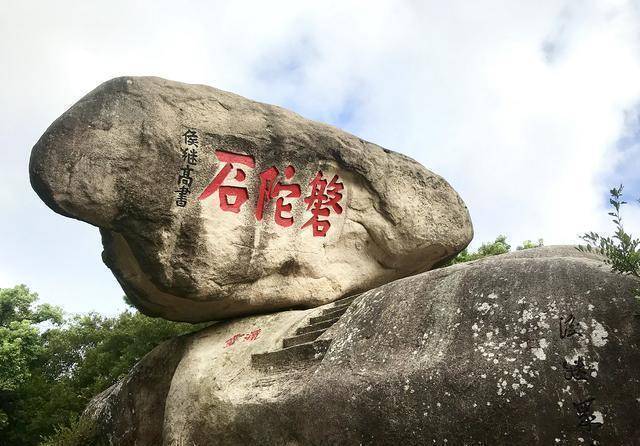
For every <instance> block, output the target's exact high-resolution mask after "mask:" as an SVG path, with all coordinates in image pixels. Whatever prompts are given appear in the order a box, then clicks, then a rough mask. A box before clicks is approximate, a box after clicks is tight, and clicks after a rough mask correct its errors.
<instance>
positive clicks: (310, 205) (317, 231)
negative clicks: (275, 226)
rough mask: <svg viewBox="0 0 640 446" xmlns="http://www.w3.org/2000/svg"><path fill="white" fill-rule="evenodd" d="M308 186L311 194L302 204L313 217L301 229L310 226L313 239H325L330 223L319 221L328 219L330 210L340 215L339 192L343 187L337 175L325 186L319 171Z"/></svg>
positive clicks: (340, 195)
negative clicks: (323, 218) (305, 205)
mask: <svg viewBox="0 0 640 446" xmlns="http://www.w3.org/2000/svg"><path fill="white" fill-rule="evenodd" d="M309 186H311V194H310V195H309V196H308V197H306V198H305V199H304V202H305V203H306V204H307V210H311V213H312V214H313V217H311V218H310V219H309V221H307V222H306V223H305V224H304V225H302V228H301V229H304V228H306V227H307V226H310V225H311V227H312V228H313V236H314V237H325V236H326V235H327V231H328V230H329V228H330V227H331V223H330V222H329V220H321V219H320V217H329V214H330V213H331V209H333V210H334V211H335V213H336V214H342V207H341V206H340V204H338V202H339V201H340V200H341V199H342V193H341V192H340V191H341V190H342V189H344V185H343V184H342V183H339V182H338V175H334V176H333V178H332V179H331V181H330V182H329V184H327V180H325V179H323V174H322V171H319V172H318V173H317V174H316V176H315V178H314V179H313V180H311V182H310V183H309ZM329 208H331V209H329Z"/></svg>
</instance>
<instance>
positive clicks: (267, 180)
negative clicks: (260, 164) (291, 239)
mask: <svg viewBox="0 0 640 446" xmlns="http://www.w3.org/2000/svg"><path fill="white" fill-rule="evenodd" d="M295 173H296V170H295V169H294V168H293V166H287V167H286V168H285V169H284V177H285V178H286V179H288V180H289V179H291V178H292V177H293V175H294V174H295ZM278 174H279V172H278V169H276V168H275V167H270V168H269V169H267V170H265V171H264V172H262V173H261V174H260V193H259V195H258V203H257V205H256V219H258V221H260V220H262V216H263V214H264V206H265V205H266V204H267V202H269V201H270V200H272V199H274V198H276V197H278V195H280V193H281V192H284V193H286V195H285V196H284V197H280V198H278V200H277V201H276V212H275V220H276V223H277V224H278V225H280V226H284V227H285V228H286V227H288V226H291V225H292V224H293V217H285V216H284V213H285V212H288V213H290V212H291V204H290V203H287V204H284V199H285V198H298V197H300V195H301V191H300V186H299V185H297V184H282V183H280V181H276V178H277V177H278Z"/></svg>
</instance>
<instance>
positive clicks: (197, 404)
mask: <svg viewBox="0 0 640 446" xmlns="http://www.w3.org/2000/svg"><path fill="white" fill-rule="evenodd" d="M637 286H638V283H637V282H636V281H634V280H633V279H631V278H628V277H622V276H619V275H616V274H613V273H611V272H610V271H609V269H608V267H607V266H606V265H605V264H604V263H603V262H602V261H601V259H600V258H598V257H597V256H594V255H590V254H589V255H588V254H583V253H580V252H578V251H576V250H575V249H574V248H572V247H545V248H538V249H532V250H526V251H520V252H516V253H512V254H506V255H502V256H497V257H494V258H486V259H482V260H479V261H475V262H470V263H468V264H461V265H455V266H453V267H448V268H444V269H438V270H434V271H430V272H427V273H423V274H420V275H417V276H413V277H410V278H406V279H401V280H398V281H395V282H393V283H390V284H387V285H384V286H381V287H379V288H376V289H373V290H370V291H367V292H365V293H362V294H361V295H359V296H357V297H353V298H348V299H346V300H343V301H338V302H336V303H334V304H330V305H325V306H323V307H320V308H317V309H314V310H307V311H286V312H281V313H273V314H269V315H263V316H255V317H248V318H244V319H239V320H235V321H228V322H222V323H218V324H215V325H213V326H211V327H209V328H207V329H205V330H203V331H201V332H198V333H196V334H193V335H190V336H186V337H181V338H178V339H175V340H172V341H170V342H169V343H167V344H164V345H161V346H159V347H158V348H157V349H156V350H154V351H153V352H151V353H150V354H149V355H147V356H146V357H145V358H144V359H143V360H142V361H141V362H140V363H139V364H138V365H137V366H136V367H135V368H134V369H133V370H132V371H131V373H130V374H129V375H128V376H127V377H126V378H125V379H123V380H122V381H121V382H120V383H118V384H117V385H116V386H114V387H112V388H111V389H109V390H107V391H106V392H104V393H103V394H102V395H100V396H99V397H97V398H96V399H95V400H94V401H93V402H92V403H91V405H90V406H89V408H88V409H87V412H86V416H90V417H92V418H94V419H95V420H96V421H97V423H98V426H99V431H100V432H101V435H102V436H104V437H106V439H108V440H109V441H110V444H114V445H133V444H135V445H137V446H146V445H148V446H151V445H153V446H157V445H165V446H169V445H196V446H202V445H213V444H216V445H245V444H282V445H326V444H336V445H338V444H340V445H343V444H344V445H378V444H384V445H387V444H388V445H396V444H402V445H426V444H437V445H443V444H451V445H499V444H509V445H511V444H513V445H516V444H517V445H520V444H527V445H553V444H559V445H579V444H585V445H588V444H601V445H614V444H615V445H622V444H624V445H639V444H640V377H639V376H638V373H637V370H638V369H639V368H640V318H638V317H636V316H635V314H636V312H637V311H638V307H637V306H636V304H635V302H634V300H633V299H632V297H631V294H632V293H631V292H632V290H633V289H634V288H636V287H637ZM398 296H402V299H398ZM150 388H153V389H154V391H153V392H151V393H150V392H149V391H148V389H150Z"/></svg>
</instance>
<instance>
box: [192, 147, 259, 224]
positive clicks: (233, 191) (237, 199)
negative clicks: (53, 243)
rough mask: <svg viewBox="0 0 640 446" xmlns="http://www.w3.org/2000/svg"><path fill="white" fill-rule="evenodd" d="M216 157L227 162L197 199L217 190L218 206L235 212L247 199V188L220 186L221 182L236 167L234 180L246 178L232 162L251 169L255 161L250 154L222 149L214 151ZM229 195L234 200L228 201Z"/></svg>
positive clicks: (202, 198) (242, 171)
mask: <svg viewBox="0 0 640 446" xmlns="http://www.w3.org/2000/svg"><path fill="white" fill-rule="evenodd" d="M216 157H217V158H218V159H219V160H220V161H222V162H224V163H227V164H225V165H224V167H223V168H222V170H221V171H220V172H218V175H216V176H215V178H214V179H213V181H211V183H210V184H209V185H208V186H207V187H206V188H205V189H204V191H202V193H201V194H200V196H199V197H198V200H204V199H205V198H207V197H208V196H209V195H211V194H213V193H214V192H215V191H216V190H217V191H218V196H219V197H220V208H221V209H222V210H223V211H227V212H235V213H236V214H237V213H238V212H240V207H241V206H242V205H243V204H244V202H245V201H247V200H248V199H249V193H248V192H247V188H246V187H238V186H222V182H223V181H224V180H225V179H226V178H227V176H228V175H229V174H230V173H231V171H232V170H233V169H234V168H235V169H236V175H235V177H234V178H235V180H236V181H239V182H241V181H244V179H245V178H246V174H245V172H244V170H242V169H240V168H239V167H235V166H234V165H233V163H236V164H242V165H245V166H247V167H250V168H252V169H253V168H254V167H255V165H256V163H255V161H254V159H253V157H252V156H249V155H241V154H238V153H231V152H224V151H222V150H218V151H216ZM229 197H234V200H233V201H232V202H230V201H229Z"/></svg>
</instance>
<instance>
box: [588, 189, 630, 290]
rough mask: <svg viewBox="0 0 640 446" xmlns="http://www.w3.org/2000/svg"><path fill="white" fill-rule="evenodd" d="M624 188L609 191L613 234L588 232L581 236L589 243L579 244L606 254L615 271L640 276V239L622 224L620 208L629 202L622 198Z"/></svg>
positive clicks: (607, 260)
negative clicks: (628, 231) (627, 230)
mask: <svg viewBox="0 0 640 446" xmlns="http://www.w3.org/2000/svg"><path fill="white" fill-rule="evenodd" d="M622 190H623V186H622V185H620V187H617V188H616V187H614V188H613V189H611V190H610V191H609V194H610V198H609V204H610V205H611V207H612V210H611V212H609V213H608V214H609V215H610V216H611V217H613V218H612V220H611V221H612V222H613V224H614V225H615V231H614V233H613V235H612V236H603V235H600V234H598V233H596V232H587V233H585V234H584V235H582V236H581V238H582V239H583V240H584V241H585V242H587V244H586V245H585V246H578V249H579V250H581V251H586V252H593V251H595V252H598V253H600V254H602V255H604V256H605V262H606V263H607V264H609V265H611V269H612V270H613V271H615V272H617V273H620V274H625V275H632V276H634V277H637V278H640V249H639V246H640V239H638V238H634V237H633V236H632V235H631V234H629V233H627V232H626V231H625V229H624V226H623V225H622V216H621V213H620V209H621V208H622V206H624V205H625V204H627V202H626V201H624V200H623V199H622ZM638 201H640V200H638ZM636 294H638V292H636Z"/></svg>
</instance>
